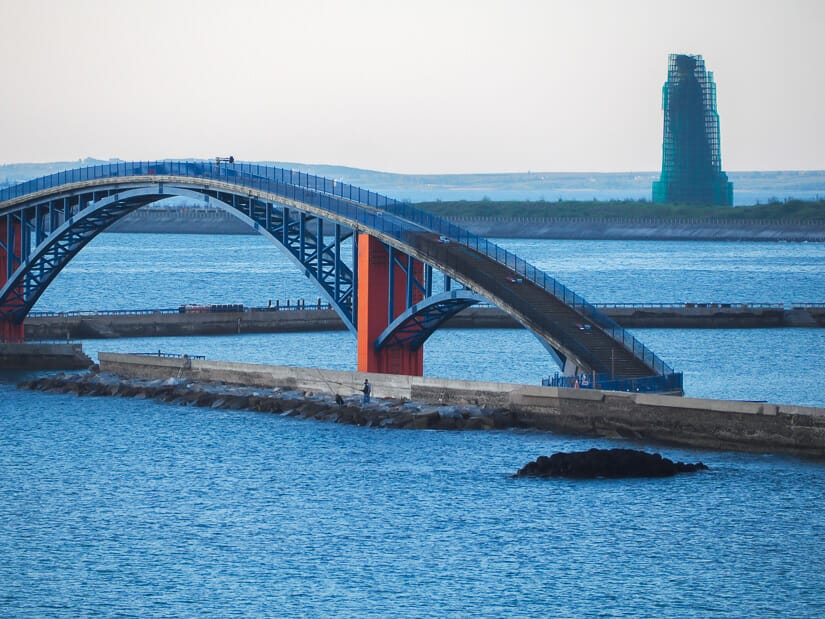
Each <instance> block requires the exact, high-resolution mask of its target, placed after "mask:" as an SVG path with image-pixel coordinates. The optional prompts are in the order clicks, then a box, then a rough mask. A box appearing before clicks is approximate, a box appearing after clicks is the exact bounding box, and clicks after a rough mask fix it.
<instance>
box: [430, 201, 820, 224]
mask: <svg viewBox="0 0 825 619" xmlns="http://www.w3.org/2000/svg"><path fill="white" fill-rule="evenodd" d="M415 206H417V207H419V208H421V209H423V210H425V211H428V212H430V213H433V214H435V215H440V216H442V217H501V218H505V219H513V218H521V217H529V218H535V219H552V218H557V217H558V218H574V217H585V218H588V219H605V218H618V219H642V218H654V219H728V220H736V219H741V220H777V221H779V220H803V221H825V199H823V200H785V201H780V200H776V201H771V202H768V203H766V204H755V205H753V206H737V207H730V206H701V205H696V204H654V203H652V202H648V201H646V200H604V201H601V200H590V201H587V200H558V201H555V202H548V201H542V200H538V201H529V200H526V201H498V200H488V199H482V200H460V201H453V202H446V201H436V202H417V203H416V204H415Z"/></svg>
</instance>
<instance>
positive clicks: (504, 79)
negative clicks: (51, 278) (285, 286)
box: [0, 0, 825, 173]
mask: <svg viewBox="0 0 825 619" xmlns="http://www.w3.org/2000/svg"><path fill="white" fill-rule="evenodd" d="M671 52H682V53H694V54H702V55H703V56H704V58H705V62H706V64H707V67H708V69H710V70H711V71H713V72H714V75H715V78H716V83H717V93H718V94H717V98H718V109H719V114H720V118H721V131H722V163H723V167H724V168H725V169H726V170H780V169H783V170H787V169H825V1H822V0H781V1H760V0H743V1H738V0H729V1H725V0H714V1H710V2H705V1H703V0H683V1H681V2H673V1H670V0H650V1H647V0H637V1H618V0H615V1H610V0H607V1H597V0H568V1H555V0H524V1H519V0H502V1H492V0H490V1H488V0H477V1H454V0H435V1H430V0H407V1H405V2H396V1H393V0H380V1H375V2H373V1H355V0H340V1H337V2H335V1H320V0H319V1H316V2H312V1H306V2H305V1H300V2H299V1H296V0H289V1H284V2H282V1H278V0H270V1H265V0H260V1H254V0H223V1H220V2H215V1H212V0H193V1H179V0H160V1H158V0H130V1H120V0H52V1H48V0H0V63H1V64H0V67H2V73H0V75H2V82H3V86H2V97H0V163H13V162H24V161H26V162H29V161H55V160H74V159H78V158H81V157H97V158H103V159H106V158H110V157H118V158H122V159H161V158H180V157H214V156H216V155H229V154H232V155H234V156H235V157H236V158H238V159H241V160H248V161H258V160H276V161H293V162H302V163H329V164H339V165H348V166H356V167H363V168H370V169H375V170H385V171H392V172H406V173H429V172H433V173H451V172H520V171H527V170H533V171H634V170H638V171H647V170H658V169H660V166H661V141H662V111H661V89H662V84H663V83H664V81H665V79H666V77H667V56H668V54H669V53H671Z"/></svg>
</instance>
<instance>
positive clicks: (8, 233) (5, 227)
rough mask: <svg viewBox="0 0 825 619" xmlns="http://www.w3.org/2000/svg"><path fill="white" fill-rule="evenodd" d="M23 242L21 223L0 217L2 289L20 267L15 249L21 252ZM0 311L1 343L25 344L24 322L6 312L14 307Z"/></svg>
mask: <svg viewBox="0 0 825 619" xmlns="http://www.w3.org/2000/svg"><path fill="white" fill-rule="evenodd" d="M22 240H23V236H22V232H21V225H20V221H19V220H17V219H15V218H13V217H11V216H10V215H6V216H4V217H0V288H2V287H3V286H5V284H6V282H7V281H8V278H9V274H10V273H12V272H14V270H15V269H16V268H17V267H18V266H19V265H20V261H19V260H17V259H15V257H14V254H15V252H14V249H15V248H18V251H19V248H20V247H21V243H22ZM0 309H2V310H4V312H3V314H2V315H0V342H7V343H19V342H23V339H24V331H23V321H22V320H21V321H20V322H19V323H18V322H14V321H13V320H12V319H11V318H9V317H8V314H7V313H6V312H8V311H9V310H11V309H13V307H9V306H8V305H7V306H4V307H2V308H0Z"/></svg>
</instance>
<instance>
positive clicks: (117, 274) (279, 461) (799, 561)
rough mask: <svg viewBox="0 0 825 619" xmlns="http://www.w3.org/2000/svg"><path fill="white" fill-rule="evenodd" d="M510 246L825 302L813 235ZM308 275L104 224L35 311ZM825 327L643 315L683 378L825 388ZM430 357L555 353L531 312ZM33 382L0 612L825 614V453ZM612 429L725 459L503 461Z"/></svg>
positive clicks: (304, 290) (4, 456)
mask: <svg viewBox="0 0 825 619" xmlns="http://www.w3.org/2000/svg"><path fill="white" fill-rule="evenodd" d="M502 243H503V244H506V245H507V246H508V248H510V249H512V250H513V251H516V253H524V254H529V255H528V258H529V259H531V260H533V261H534V262H536V263H537V264H539V266H541V267H543V268H545V269H546V270H548V271H549V272H550V273H551V274H553V275H557V276H559V278H560V279H562V281H564V283H567V284H568V285H570V286H571V287H572V288H573V289H574V290H576V291H577V292H580V293H582V294H583V295H584V296H585V297H586V298H588V299H589V300H591V301H593V302H636V301H639V302H654V301H655V302H681V301H695V302H713V301H724V302H788V303H791V302H794V301H808V302H814V301H822V299H821V297H822V292H823V291H824V290H825V286H823V283H825V281H823V277H825V276H823V275H822V273H824V272H825V268H823V267H825V250H823V248H822V247H821V246H819V245H799V244H758V243H757V244H750V243H741V244H726V243H720V244H704V243H691V242H687V243H672V244H671V243H659V242H647V243H644V242H640V243H615V244H614V243H608V242H605V243H595V242H593V243H589V242H555V241H503V242H502ZM725 263H727V264H728V267H727V268H724V266H723V265H724V264H725ZM657 264H658V267H657V266H656V265H657ZM296 273H297V270H295V269H294V267H292V266H291V264H290V263H288V262H286V261H284V260H283V259H282V258H281V257H280V256H279V255H278V254H277V253H276V252H272V251H270V248H269V247H268V246H267V245H266V244H265V242H262V241H261V240H259V239H256V238H255V237H227V238H220V237H188V236H183V235H181V236H176V235H158V236H152V235H102V236H101V237H99V238H98V239H96V240H95V241H94V242H93V244H92V245H91V246H89V247H88V248H87V249H85V250H84V251H83V252H81V254H80V255H78V257H77V258H76V259H75V260H74V261H73V262H72V263H71V264H70V265H69V266H68V267H67V268H66V269H65V271H64V272H63V273H62V274H61V275H60V276H59V277H58V278H57V280H56V281H55V283H54V284H53V285H52V287H50V289H49V290H48V291H47V293H46V294H45V295H44V296H43V297H42V299H41V300H40V303H39V304H38V308H37V309H44V310H51V309H54V310H58V309H66V310H68V309H118V308H120V309H125V308H151V307H175V306H177V305H179V304H183V303H190V302H197V303H238V302H240V303H244V304H245V305H250V306H254V305H264V304H265V302H266V301H268V300H269V299H270V298H273V299H276V298H277V299H282V300H283V299H285V298H292V299H295V298H305V299H312V298H313V297H316V296H317V293H315V291H314V289H313V288H312V287H311V286H310V285H309V284H308V282H306V280H304V279H303V278H302V277H300V273H298V277H295V274H296ZM819 332H820V330H816V329H768V330H702V331H699V330H696V331H689V330H664V329H660V330H639V331H638V333H637V335H639V336H640V338H641V339H642V340H643V341H644V342H645V343H647V344H648V345H649V346H650V347H651V348H652V349H653V350H654V351H656V352H657V353H658V354H659V355H660V356H662V357H663V358H664V359H665V360H666V361H668V362H670V363H671V364H672V365H673V366H674V367H675V368H676V369H678V370H684V371H685V380H686V384H687V386H688V391H689V394H690V395H709V396H714V397H742V398H743V399H767V400H770V401H788V402H791V403H802V402H803V401H805V402H807V403H811V404H815V405H819V406H822V405H823V400H825V398H823V395H822V392H823V390H822V388H821V384H822V381H823V378H824V377H823V370H822V369H821V368H820V367H819V366H818V362H819V358H820V356H821V352H822V350H823V343H824V342H823V340H822V337H821V336H820V335H819ZM84 344H85V346H86V348H87V350H89V351H90V352H93V353H94V352H95V351H96V350H124V351H129V350H131V351H133V352H136V351H143V350H144V349H146V350H155V349H163V350H164V351H167V350H168V351H170V352H189V353H192V354H207V356H209V357H210V358H214V359H232V360H238V361H253V362H261V363H285V362H291V363H294V364H296V365H308V366H321V367H337V368H341V369H352V368H353V366H354V355H355V346H354V343H353V342H352V338H351V336H350V335H348V334H347V333H346V332H332V333H316V334H292V335H286V334H269V335H259V336H257V335H256V336H252V335H241V336H220V337H213V338H207V337H194V338H177V339H174V338H161V339H156V338H147V339H143V340H97V341H94V342H92V341H88V342H85V343H84ZM425 365H426V367H425V370H426V372H427V373H428V374H429V375H433V376H436V375H447V376H456V377H477V378H482V379H490V380H493V379H502V380H518V382H526V383H533V384H535V383H536V382H537V380H538V379H539V378H540V377H541V375H543V374H546V373H548V372H549V371H551V370H552V367H551V366H550V365H549V364H548V361H547V359H546V358H545V356H542V353H541V347H540V346H539V345H538V344H537V343H536V342H535V339H534V338H532V336H530V335H529V334H528V333H526V332H523V331H519V330H501V331H443V332H437V333H436V334H435V335H434V336H433V338H431V341H430V342H428V344H427V348H426V363H425ZM21 378H22V375H19V374H6V375H4V376H3V378H2V382H0V615H3V616H9V617H78V616H141V617H144V616H145V617H168V616H221V617H223V616H266V617H339V616H350V617H388V616H404V617H444V616H451V617H470V616H472V617H549V616H558V617H579V616H610V617H660V616H668V617H705V616H714V617H717V616H718V617H743V616H795V617H819V616H822V615H823V614H825V542H823V540H824V539H825V504H823V501H822V487H823V484H825V466H823V465H822V463H821V462H816V461H807V460H804V459H800V458H794V457H788V456H780V455H773V454H765V455H751V454H740V453H731V452H714V451H703V450H698V449H685V448H675V447H663V446H661V445H648V444H644V443H642V444H638V443H631V442H629V441H612V440H607V439H585V438H576V437H569V436H564V435H556V434H551V433H544V432H529V431H518V430H509V431H491V432H449V431H438V432H436V431H402V430H378V429H366V428H359V427H355V426H342V425H337V424H330V423H321V422H315V421H305V420H296V419H291V418H284V417H280V416H278V415H273V414H262V413H254V412H249V411H225V410H220V409H197V408H188V407H183V406H176V405H170V404H163V403H158V402H154V401H146V400H139V399H121V398H77V397H74V396H71V395H65V394H48V393H40V392H28V391H22V390H19V389H17V388H16V387H15V384H16V382H17V381H18V380H20V379H21ZM740 394H741V395H740ZM613 446H625V447H627V446H631V447H638V448H644V449H647V450H650V451H659V452H660V453H663V455H666V456H667V457H670V458H672V459H676V460H682V461H689V462H695V461H700V460H701V461H703V462H704V463H705V464H707V465H708V466H709V467H710V470H709V471H706V472H703V473H698V474H691V475H682V476H677V477H674V478H670V479H661V480H595V481H570V480H527V479H513V478H511V475H512V474H513V473H514V472H515V471H516V470H517V469H518V468H520V467H521V466H523V465H524V464H525V463H526V462H528V461H530V460H533V459H535V458H536V457H537V456H539V455H542V454H550V453H553V452H555V451H561V450H578V449H587V448H590V447H613Z"/></svg>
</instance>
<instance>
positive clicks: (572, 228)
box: [107, 208, 825, 242]
mask: <svg viewBox="0 0 825 619" xmlns="http://www.w3.org/2000/svg"><path fill="white" fill-rule="evenodd" d="M448 219H449V220H450V221H452V222H454V223H456V224H457V225H459V226H461V227H463V228H466V229H467V230H469V231H470V232H472V233H473V234H477V235H479V236H484V237H488V238H537V239H593V240H693V241H698V240H711V241H813V242H822V241H825V221H813V222H811V221H802V220H788V221H775V220H739V219H715V220H708V219H692V218H683V219H655V218H642V219H628V218H589V217H552V218H539V217H517V218H511V217H450V218H448ZM107 231H108V232H147V233H166V232H173V233H189V234H257V232H256V231H254V230H253V229H252V228H250V227H249V226H247V225H246V224H245V223H243V222H241V221H240V220H239V219H237V218H236V217H233V216H232V215H231V214H230V213H228V212H226V211H224V210H222V209H219V208H175V209H172V208H164V209H160V208H157V209H139V210H137V211H135V212H134V213H131V214H129V215H128V216H126V217H124V218H123V219H121V220H119V221H117V222H115V223H114V224H112V226H111V227H110V228H109V229H108V230H107Z"/></svg>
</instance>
